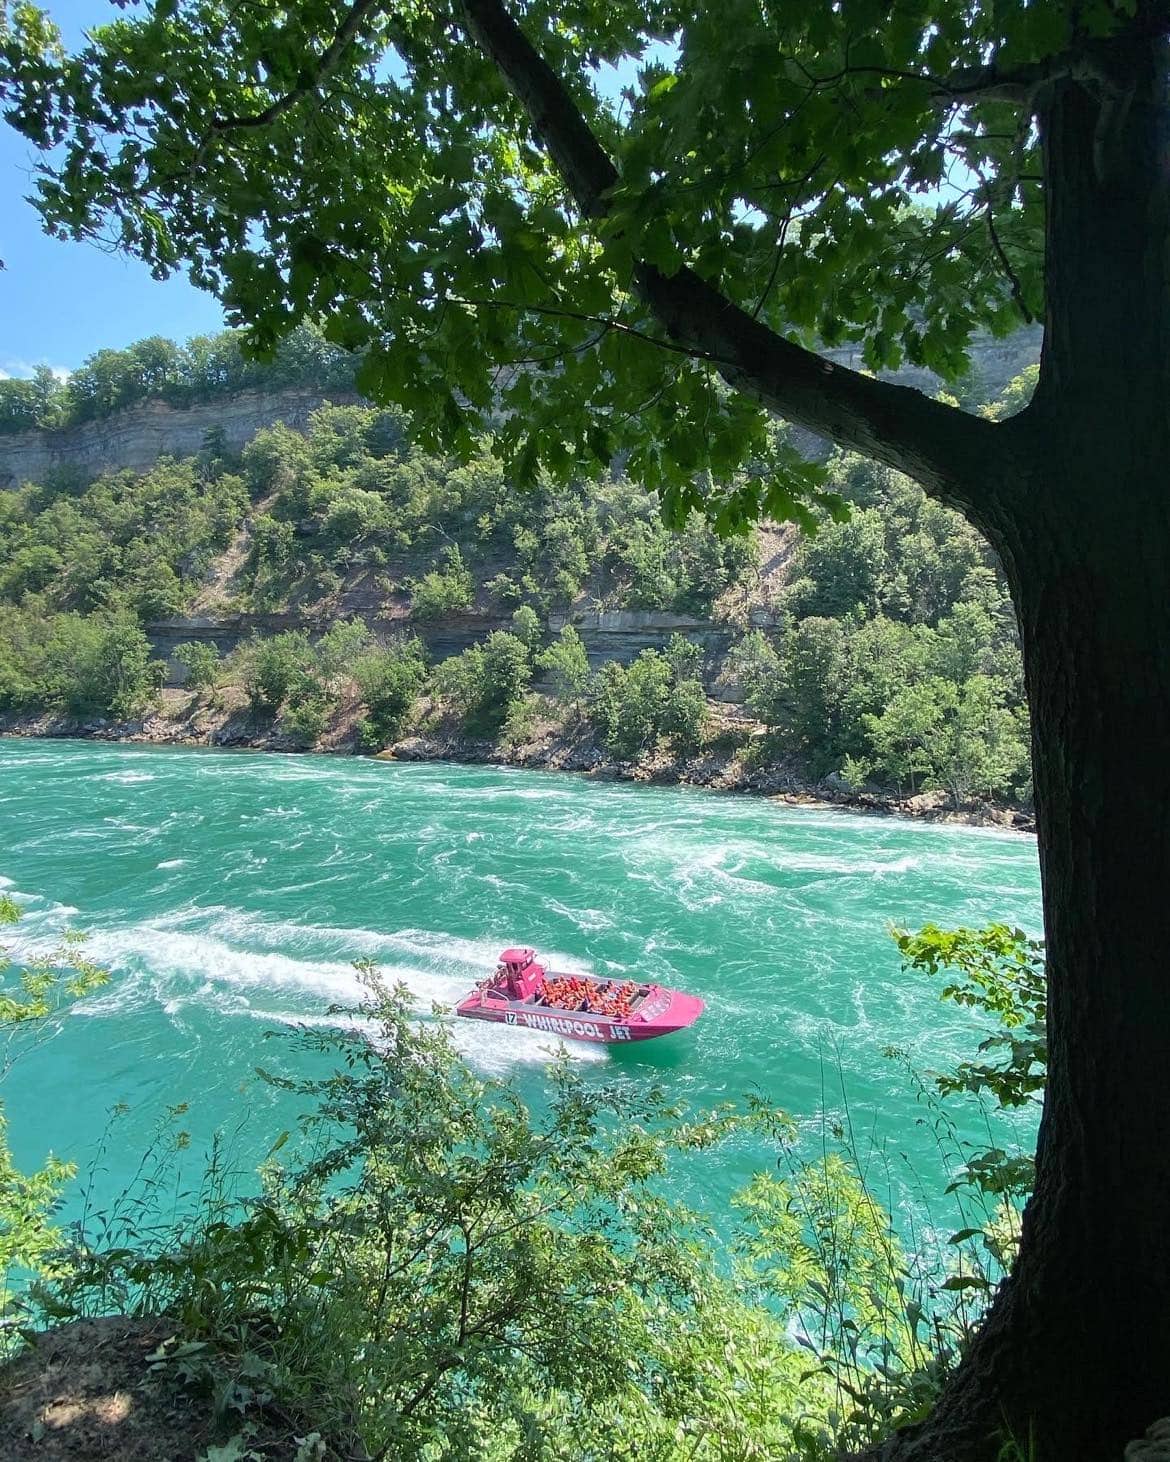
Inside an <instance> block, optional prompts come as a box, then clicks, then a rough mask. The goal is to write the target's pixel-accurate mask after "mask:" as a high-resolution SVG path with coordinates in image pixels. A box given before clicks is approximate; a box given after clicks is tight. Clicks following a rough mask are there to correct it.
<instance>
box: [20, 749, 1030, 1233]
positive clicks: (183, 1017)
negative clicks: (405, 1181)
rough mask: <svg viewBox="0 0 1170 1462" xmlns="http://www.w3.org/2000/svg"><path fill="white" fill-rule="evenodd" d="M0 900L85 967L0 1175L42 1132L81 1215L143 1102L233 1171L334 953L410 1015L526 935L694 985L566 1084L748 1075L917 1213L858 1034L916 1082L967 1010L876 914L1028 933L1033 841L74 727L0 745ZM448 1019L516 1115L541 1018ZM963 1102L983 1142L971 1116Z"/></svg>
mask: <svg viewBox="0 0 1170 1462" xmlns="http://www.w3.org/2000/svg"><path fill="white" fill-rule="evenodd" d="M0 888H3V889H4V890H5V891H6V892H8V893H9V894H10V895H11V896H12V897H14V898H15V899H16V900H17V902H18V903H20V904H21V905H22V907H23V910H24V917H23V918H22V920H21V922H20V924H19V925H18V926H17V927H16V928H15V929H14V930H12V931H10V932H11V935H12V937H11V939H9V940H8V943H9V944H10V945H11V946H12V948H13V952H14V953H15V954H16V955H17V957H18V958H19V956H20V954H21V953H22V952H27V951H28V950H30V949H35V948H44V947H47V946H51V944H52V942H53V940H54V938H55V936H56V935H58V934H59V932H60V930H61V929H62V928H63V927H65V926H73V927H76V928H79V929H84V930H86V931H88V934H89V951H90V953H91V955H92V957H94V958H96V959H98V960H100V961H102V962H104V963H105V964H106V965H107V966H108V967H109V969H110V970H111V971H112V975H113V978H112V980H111V982H110V983H109V985H108V986H106V987H105V988H104V989H103V990H102V991H100V992H99V993H98V994H96V995H95V996H92V997H91V998H90V999H88V1000H87V1001H85V1002H84V1003H83V1004H82V1005H81V1006H80V1007H79V1008H77V1009H75V1011H74V1012H73V1013H72V1015H71V1016H70V1017H69V1018H68V1019H67V1020H66V1021H65V1022H64V1025H63V1028H62V1029H61V1031H60V1033H59V1034H57V1035H56V1036H55V1037H54V1038H53V1039H52V1040H50V1041H48V1042H47V1043H45V1044H43V1045H42V1046H40V1047H39V1048H38V1049H36V1050H34V1051H33V1052H31V1053H30V1054H28V1055H27V1056H26V1057H25V1058H24V1059H22V1060H20V1061H18V1062H17V1063H16V1064H15V1065H14V1066H13V1067H12V1069H11V1070H10V1072H9V1074H8V1076H7V1078H6V1080H5V1083H4V1086H3V1101H4V1104H5V1108H6V1112H7V1116H8V1119H9V1123H10V1128H11V1136H12V1142H13V1147H14V1149H15V1152H16V1155H17V1157H18V1159H19V1160H20V1161H21V1162H22V1164H23V1165H25V1166H32V1165H34V1164H36V1163H38V1162H40V1161H41V1160H42V1159H43V1157H44V1155H45V1153H46V1152H47V1151H48V1150H50V1149H51V1150H52V1151H54V1152H56V1153H57V1154H58V1155H60V1156H63V1157H68V1158H70V1159H72V1160H73V1161H75V1162H77V1163H78V1164H79V1167H80V1169H81V1175H79V1178H78V1180H77V1183H76V1185H75V1187H74V1189H73V1190H72V1192H71V1194H70V1197H69V1202H68V1205H67V1210H66V1215H67V1216H69V1215H70V1214H73V1213H76V1212H77V1211H78V1209H79V1206H80V1205H81V1203H82V1201H83V1200H82V1194H83V1191H84V1190H86V1189H88V1190H89V1192H90V1201H91V1202H92V1203H95V1204H98V1205H101V1204H103V1203H106V1202H108V1201H109V1200H110V1199H111V1197H112V1196H113V1195H115V1194H116V1193H118V1192H119V1191H120V1190H121V1189H122V1188H123V1187H124V1186H125V1185H126V1183H127V1182H128V1181H129V1180H130V1179H131V1178H132V1176H133V1174H134V1172H135V1170H136V1169H137V1166H138V1164H139V1162H140V1159H141V1156H142V1153H143V1152H144V1150H145V1149H146V1148H147V1147H148V1146H149V1143H150V1140H151V1133H152V1132H153V1131H154V1129H155V1126H156V1123H157V1121H158V1118H159V1113H160V1111H161V1110H162V1109H163V1108H164V1107H165V1106H167V1105H169V1104H174V1103H179V1102H187V1103H189V1104H190V1106H189V1109H188V1110H187V1111H186V1112H185V1113H184V1114H183V1115H182V1118H181V1121H182V1124H183V1126H184V1128H185V1130H187V1131H189V1132H190V1133H191V1146H190V1149H189V1151H188V1153H187V1154H186V1155H185V1158H184V1160H185V1161H186V1162H187V1163H188V1165H189V1167H191V1166H194V1165H197V1164H198V1163H199V1162H200V1161H201V1160H202V1155H203V1154H204V1153H205V1151H206V1145H207V1142H208V1139H209V1136H210V1134H211V1133H212V1132H213V1131H214V1130H216V1129H217V1128H227V1129H229V1130H230V1131H232V1132H233V1133H234V1134H236V1135H235V1137H234V1138H233V1142H234V1148H233V1151H234V1153H235V1156H236V1159H237V1161H239V1162H240V1163H241V1164H242V1165H243V1166H244V1167H246V1166H247V1165H248V1163H249V1162H252V1161H254V1160H255V1159H256V1158H257V1157H259V1156H262V1155H263V1153H264V1151H265V1150H266V1147H267V1145H268V1144H269V1143H270V1142H271V1140H272V1138H273V1137H274V1135H275V1134H276V1133H277V1132H278V1131H279V1130H281V1129H282V1128H283V1127H285V1126H288V1125H290V1121H291V1118H292V1117H293V1116H295V1111H290V1110H289V1108H288V1104H289V1103H290V1102H291V1101H294V1100H295V1099H293V1098H290V1097H288V1096H287V1095H285V1094H281V1093H278V1092H275V1091H273V1090H272V1089H271V1088H269V1087H266V1086H264V1085H262V1084H261V1083H259V1082H258V1081H257V1080H256V1079H255V1077H254V1070H255V1067H256V1066H257V1065H258V1064H265V1065H267V1066H269V1067H272V1068H276V1069H283V1070H286V1071H288V1070H290V1069H296V1068H297V1067H298V1064H299V1065H301V1066H302V1068H303V1069H307V1067H305V1064H304V1063H307V1062H308V1061H310V1060H312V1059H314V1058H312V1057H310V1056H309V1055H308V1054H307V1053H305V1052H303V1051H301V1050H299V1049H298V1048H297V1046H296V1044H295V1043H294V1041H293V1040H291V1039H290V1036H291V1034H292V1031H293V1028H294V1027H295V1026H296V1025H297V1023H307V1024H313V1023H320V1022H323V1021H325V1020H327V1019H328V1017H327V1016H326V1014H325V1012H326V1010H327V1008H328V1007H329V1005H330V1004H331V1003H335V1002H346V1001H349V1000H352V999H354V998H355V997H356V995H357V991H358V986H357V983H356V979H355V975H354V972H353V970H352V967H351V963H350V962H351V961H352V960H355V959H359V958H370V959H373V960H375V961H377V962H378V964H380V966H381V967H382V968H383V970H384V971H385V972H386V973H387V974H388V975H390V976H392V977H394V978H395V979H398V980H402V981H404V982H405V983H406V984H407V985H408V986H409V987H410V989H411V991H412V992H413V994H414V996H415V997H416V998H417V1001H418V1005H419V1010H420V1012H421V1013H423V1014H425V1015H426V1016H427V1017H428V1018H429V1012H430V1009H431V1005H432V1003H433V1002H436V1001H437V1002H448V1003H453V1002H454V1001H455V1000H456V999H457V998H458V997H459V996H461V995H462V994H463V993H464V992H465V991H466V990H467V989H468V988H469V987H470V986H471V984H472V983H473V982H474V981H475V980H476V979H477V978H479V977H480V976H481V975H482V974H483V973H485V972H486V971H487V970H488V969H489V968H490V967H491V965H492V963H493V961H494V958H495V955H496V954H497V952H498V951H499V950H500V949H501V948H502V947H503V946H504V945H506V944H508V943H516V942H525V943H531V944H534V945H535V946H536V947H537V948H538V949H539V950H540V951H541V952H542V954H544V955H546V956H548V957H549V958H550V959H551V960H552V962H553V963H554V964H559V965H563V966H566V967H569V968H573V967H577V968H582V969H591V970H594V971H599V972H607V973H608V972H611V971H618V970H621V971H626V970H629V971H638V972H639V973H641V974H642V975H644V976H646V977H649V978H650V979H653V980H657V981H660V982H662V983H665V984H672V985H679V986H682V987H683V988H685V989H688V990H693V991H695V992H697V993H699V994H701V995H702V996H703V997H704V999H705V1000H706V1001H707V1011H706V1013H705V1015H704V1016H703V1017H702V1018H701V1020H700V1021H699V1023H698V1025H697V1026H696V1027H695V1028H694V1029H693V1030H692V1031H691V1032H689V1033H686V1034H683V1035H678V1036H674V1037H671V1038H668V1039H667V1040H664V1041H662V1042H659V1043H650V1044H649V1045H646V1046H641V1047H638V1048H636V1049H626V1048H623V1049H621V1050H619V1051H611V1050H607V1049H605V1048H599V1047H593V1046H587V1045H580V1044H575V1045H572V1050H571V1056H572V1058H573V1059H574V1060H575V1061H578V1062H579V1063H580V1064H581V1069H582V1071H583V1073H584V1075H585V1077H586V1079H587V1080H590V1081H592V1080H603V1079H610V1078H613V1077H614V1076H619V1077H621V1078H624V1079H626V1080H631V1081H646V1082H649V1081H658V1082H661V1083H663V1084H665V1086H666V1088H667V1089H668V1090H669V1091H670V1092H671V1093H672V1094H675V1095H677V1096H679V1097H683V1098H686V1099H688V1100H690V1101H692V1102H694V1103H696V1104H700V1105H702V1104H706V1103H712V1102H716V1101H723V1100H725V1099H728V1098H731V1097H738V1096H740V1095H741V1094H743V1093H745V1092H753V1093H756V1094H758V1095H762V1096H764V1097H766V1098H767V1099H768V1100H770V1101H772V1102H774V1103H777V1104H779V1105H780V1106H782V1107H784V1108H786V1109H787V1110H788V1111H789V1112H790V1113H791V1114H792V1115H793V1116H794V1117H795V1118H797V1119H798V1120H799V1122H800V1123H801V1125H802V1130H803V1131H804V1133H805V1136H806V1140H808V1141H810V1142H814V1143H819V1141H820V1138H821V1134H822V1133H823V1131H824V1126H825V1124H824V1122H823V1120H822V1117H821V1114H822V1113H826V1112H827V1113H828V1114H829V1116H830V1118H840V1117H841V1116H843V1115H844V1114H845V1113H848V1116H849V1118H850V1121H851V1123H852V1126H853V1129H854V1132H855V1134H856V1136H857V1140H858V1144H859V1146H861V1147H863V1148H864V1149H865V1151H866V1152H867V1153H872V1154H874V1155H876V1156H877V1157H878V1158H879V1159H880V1163H881V1167H880V1169H877V1170H875V1171H880V1173H881V1174H882V1177H881V1185H884V1192H883V1196H884V1197H886V1198H887V1199H888V1201H890V1202H891V1204H892V1206H893V1207H894V1210H895V1212H896V1213H899V1214H901V1215H902V1217H903V1218H905V1217H906V1216H907V1215H909V1216H911V1217H913V1216H918V1217H921V1216H922V1214H923V1208H922V1204H923V1203H924V1201H925V1194H926V1193H927V1192H933V1193H935V1194H937V1193H939V1192H941V1190H942V1187H943V1181H942V1161H941V1159H940V1156H939V1153H938V1151H937V1149H936V1144H935V1140H934V1138H933V1136H932V1133H931V1129H930V1127H929V1125H928V1124H926V1123H925V1122H924V1121H923V1118H924V1115H926V1112H925V1109H924V1107H923V1105H922V1103H921V1101H920V1100H919V1099H918V1097H917V1096H916V1094H915V1091H914V1089H913V1085H912V1083H910V1082H909V1081H908V1079H907V1075H906V1072H905V1071H904V1070H903V1069H902V1067H901V1066H899V1065H898V1063H897V1062H895V1061H892V1060H891V1059H890V1058H889V1057H888V1056H887V1055H886V1054H885V1053H886V1050H887V1048H888V1047H891V1046H896V1047H901V1048H904V1049H905V1050H907V1051H908V1052H909V1054H910V1057H911V1059H912V1061H913V1064H914V1065H915V1066H916V1067H917V1068H918V1069H919V1070H921V1071H923V1072H929V1071H931V1070H937V1069H940V1068H944V1067H946V1066H947V1065H948V1064H949V1063H951V1062H953V1061H955V1060H956V1059H957V1058H959V1057H961V1056H963V1055H967V1054H970V1052H971V1051H972V1049H973V1047H974V1044H975V1042H976V1041H977V1039H978V1034H979V1030H980V1027H979V1026H978V1024H977V1023H976V1022H975V1021H974V1020H973V1019H972V1018H971V1017H970V1016H969V1015H968V1013H967V1012H964V1011H961V1010H957V1009H955V1008H954V1007H952V1006H949V1005H944V1004H941V1003H940V1002H939V1000H938V997H937V990H936V988H934V986H933V985H932V983H931V981H930V980H929V979H927V978H925V977H921V978H920V977H918V976H907V975H905V974H903V973H902V972H901V970H900V967H899V961H898V957H897V952H896V950H895V949H894V947H893V945H892V944H891V943H890V940H889V937H888V933H887V930H888V928H889V926H890V925H891V924H892V923H904V924H910V925H916V924H919V923H922V922H924V921H926V920H928V919H932V920H936V921H939V922H943V923H959V922H965V923H976V922H985V921H988V920H991V919H1001V920H1005V921H1008V922H1011V923H1015V924H1019V925H1020V926H1022V927H1024V928H1026V929H1028V930H1029V931H1035V930H1036V929H1037V928H1038V924H1039V873H1038V868H1037V861H1036V849H1035V843H1034V841H1033V840H1032V839H1031V838H1028V837H1025V836H1023V835H1018V834H1011V833H1005V832H999V831H988V830H984V829H973V828H967V827H957V826H942V825H921V824H916V823H912V822H908V821H900V820H895V819H893V818H879V817H866V816H859V815H853V814H848V813H843V812H840V811H836V810H832V809H810V808H796V807H787V806H782V805H778V804H776V803H772V802H768V801H764V800H762V799H753V798H747V797H733V796H720V795H718V794H712V793H703V792H693V791H687V790H678V789H673V788H646V787H638V786H629V785H621V784H612V783H604V782H600V783H599V782H591V781H589V780H586V779H583V778H577V777H573V776H568V775H555V774H548V773H530V772H523V771H515V770H510V769H500V768H494V767H493V768H471V767H460V766H449V765H427V766H418V765H403V764H395V763H386V762H373V761H364V760H356V759H341V758H337V759H334V758H325V757H287V756H286V757H282V756H273V755H259V754H252V753H233V752H225V751H212V750H208V751H202V750H176V749H170V748H146V747H136V746H116V745H99V744H93V743H80V742H48V741H46V742H34V741H17V740H8V741H0ZM455 1025H456V1026H457V1027H458V1029H456V1031H455V1036H456V1039H457V1041H458V1043H459V1046H460V1048H461V1049H462V1050H463V1052H464V1053H465V1054H466V1057H467V1059H468V1060H469V1061H471V1062H472V1063H473V1064H474V1065H475V1066H476V1067H478V1068H480V1069H481V1070H483V1071H485V1072H490V1073H493V1074H499V1075H507V1076H511V1077H513V1078H514V1079H515V1080H516V1081H517V1082H518V1083H519V1085H520V1087H521V1089H522V1091H523V1093H524V1095H525V1096H526V1097H527V1098H528V1099H529V1100H530V1101H532V1102H534V1103H539V1102H540V1100H541V1094H542V1090H543V1087H544V1083H545V1080H546V1078H545V1075H544V1065H545V1063H546V1061H547V1057H548V1042H549V1038H548V1037H547V1036H539V1035H536V1034H535V1033H530V1032H523V1031H519V1030H514V1029H508V1028H505V1027H499V1026H490V1025H482V1024H478V1023H473V1022H470V1021H457V1022H455ZM272 1032H275V1033H276V1035H275V1037H273V1036H272V1035H270V1033H272ZM571 1044H572V1043H571ZM115 1106H119V1110H120V1114H119V1115H118V1116H117V1117H116V1118H114V1119H113V1120H112V1122H111V1118H110V1115H109V1114H110V1111H111V1109H113V1108H114V1107H115ZM123 1106H124V1107H125V1108H128V1110H122V1107H123ZM963 1121H964V1122H965V1124H966V1125H965V1128H964V1132H965V1135H966V1136H967V1137H969V1138H970V1139H972V1140H974V1139H977V1138H978V1137H980V1136H984V1137H985V1136H986V1132H985V1130H983V1129H981V1127H980V1119H979V1116H978V1113H971V1114H969V1115H967V1116H965V1117H964V1118H963ZM103 1133H105V1134H106V1136H105V1138H104V1139H103ZM772 1160H773V1158H772V1155H771V1154H769V1153H768V1152H767V1151H765V1150H764V1149H763V1148H762V1147H761V1146H758V1145H755V1141H754V1139H753V1140H749V1139H747V1138H742V1139H740V1140H739V1141H738V1142H737V1143H734V1144H732V1145H731V1146H729V1147H725V1148H723V1149H720V1150H719V1151H718V1152H716V1153H714V1154H704V1155H703V1156H702V1157H701V1158H692V1159H689V1160H688V1161H687V1162H686V1163H685V1164H683V1163H682V1161H681V1160H680V1162H679V1168H678V1171H677V1172H676V1173H675V1174H674V1175H673V1177H674V1182H675V1183H676V1185H677V1188H678V1191H679V1192H680V1193H681V1194H682V1195H683V1196H685V1197H687V1198H688V1199H690V1200H691V1201H694V1202H697V1203H699V1204H700V1205H704V1206H706V1205H710V1206H711V1207H712V1208H713V1209H718V1210H719V1211H721V1212H725V1211H726V1210H725V1203H724V1201H725V1199H726V1197H727V1196H728V1195H729V1194H730V1192H731V1191H732V1190H733V1189H734V1188H736V1187H737V1186H740V1185H741V1184H742V1183H743V1181H744V1180H745V1179H746V1178H747V1177H748V1176H749V1175H750V1174H751V1172H752V1171H753V1170H755V1169H757V1168H759V1167H761V1166H764V1165H767V1164H769V1163H770V1162H771V1161H772ZM925 1214H926V1218H927V1221H930V1220H937V1219H938V1215H937V1214H934V1213H932V1212H931V1210H930V1209H929V1208H926V1210H925Z"/></svg>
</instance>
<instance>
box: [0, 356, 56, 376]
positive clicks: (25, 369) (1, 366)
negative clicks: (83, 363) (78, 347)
mask: <svg viewBox="0 0 1170 1462" xmlns="http://www.w3.org/2000/svg"><path fill="white" fill-rule="evenodd" d="M44 364H45V362H44V361H27V360H12V359H9V360H0V381H12V380H19V381H27V380H28V379H29V377H30V376H32V374H33V372H34V371H35V370H36V369H37V366H38V365H44ZM49 369H50V370H51V371H52V372H53V374H54V375H55V376H56V377H57V379H58V380H59V381H67V380H68V379H69V377H70V376H71V375H72V371H69V370H67V369H66V367H65V366H49Z"/></svg>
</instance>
